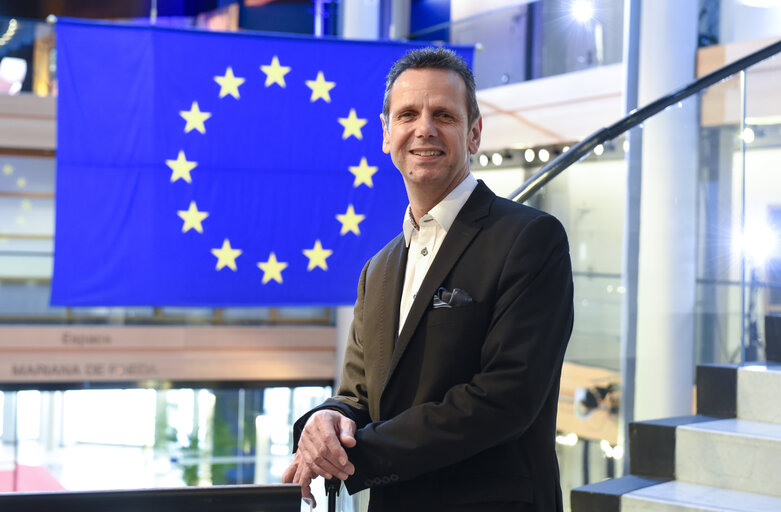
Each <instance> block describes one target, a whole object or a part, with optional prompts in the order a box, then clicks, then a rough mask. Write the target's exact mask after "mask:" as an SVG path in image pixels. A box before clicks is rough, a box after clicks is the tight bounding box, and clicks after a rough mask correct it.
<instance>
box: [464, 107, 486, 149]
mask: <svg viewBox="0 0 781 512" xmlns="http://www.w3.org/2000/svg"><path fill="white" fill-rule="evenodd" d="M482 131H483V117H482V116H477V119H475V121H474V122H473V123H472V127H471V128H470V129H469V133H468V134H467V149H469V153H471V154H473V155H474V154H476V153H477V150H478V149H480V134H481V133H482Z"/></svg>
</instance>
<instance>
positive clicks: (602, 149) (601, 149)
mask: <svg viewBox="0 0 781 512" xmlns="http://www.w3.org/2000/svg"><path fill="white" fill-rule="evenodd" d="M604 152H605V146H603V145H602V144H599V145H598V146H597V147H595V148H594V154H595V155H597V156H602V153H604Z"/></svg>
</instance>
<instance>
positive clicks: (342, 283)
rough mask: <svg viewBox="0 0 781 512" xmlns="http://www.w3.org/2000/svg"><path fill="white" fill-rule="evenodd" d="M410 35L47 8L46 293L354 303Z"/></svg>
mask: <svg viewBox="0 0 781 512" xmlns="http://www.w3.org/2000/svg"><path fill="white" fill-rule="evenodd" d="M420 46H421V45H420V44H414V45H413V44H409V43H373V42H371V43H370V42H356V41H342V40H320V39H312V38H298V37H297V38H293V37H281V36H268V35H258V34H250V33H218V32H201V31H194V30H176V29H162V28H154V27H149V26H128V25H114V24H100V23H82V22H75V21H72V22H68V21H60V22H58V24H57V70H58V83H59V96H58V105H57V108H58V114H57V115H58V133H57V205H56V233H55V249H54V275H53V280H52V304H57V305H71V306H77V305H104V306H110V305H181V306H187V305H191V306H230V305H338V304H351V303H352V302H354V300H355V296H356V286H357V280H358V276H359V274H360V271H361V268H362V267H363V265H364V264H365V262H366V261H367V260H368V258H370V257H371V256H372V255H373V254H374V253H375V252H376V251H378V250H379V249H380V248H382V247H383V246H384V245H385V244H386V243H387V242H388V241H389V240H390V239H391V238H393V237H394V236H395V235H396V234H397V233H398V232H399V231H400V230H401V222H402V219H403V213H404V206H405V205H406V204H407V199H406V195H405V191H404V186H403V181H402V179H401V176H400V175H399V173H398V171H397V170H396V169H395V168H394V167H393V164H392V162H391V160H390V158H389V157H388V156H387V155H385V154H384V153H382V128H381V124H380V119H379V114H380V112H381V110H382V96H383V88H384V80H385V75H386V74H387V72H388V70H389V69H390V66H391V65H392V64H393V62H394V61H395V60H397V59H398V58H399V57H401V56H402V55H403V54H404V53H406V52H407V51H408V50H410V49H411V48H415V47H420ZM456 51H458V52H459V53H460V54H461V55H462V56H463V57H464V58H465V59H466V60H467V62H471V50H469V49H464V48H459V49H456Z"/></svg>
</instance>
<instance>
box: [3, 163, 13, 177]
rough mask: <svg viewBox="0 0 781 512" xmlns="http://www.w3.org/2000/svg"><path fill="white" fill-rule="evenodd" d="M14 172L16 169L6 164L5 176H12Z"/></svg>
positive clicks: (4, 168) (4, 167)
mask: <svg viewBox="0 0 781 512" xmlns="http://www.w3.org/2000/svg"><path fill="white" fill-rule="evenodd" d="M12 172H14V168H13V167H11V164H5V165H4V166H3V174H5V175H6V176H8V175H10V174H11V173H12Z"/></svg>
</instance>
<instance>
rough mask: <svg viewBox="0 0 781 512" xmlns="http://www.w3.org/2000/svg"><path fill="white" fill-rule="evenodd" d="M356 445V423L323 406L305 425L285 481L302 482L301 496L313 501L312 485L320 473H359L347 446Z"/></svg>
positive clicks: (343, 475)
mask: <svg viewBox="0 0 781 512" xmlns="http://www.w3.org/2000/svg"><path fill="white" fill-rule="evenodd" d="M353 446H355V422H354V421H353V420H351V419H350V418H348V417H346V416H344V415H343V414H341V413H339V412H337V411H334V410H331V409H323V410H320V411H317V412H316V413H314V414H312V416H310V417H309V419H308V420H307V422H306V425H304V430H303V432H301V438H300V439H299V440H298V450H297V451H296V455H295V457H294V458H293V462H291V463H290V466H288V467H287V469H286V470H285V472H284V473H282V482H283V483H286V484H289V483H294V484H299V485H300V486H301V497H302V498H307V499H310V500H312V502H313V503H314V498H313V497H312V490H311V488H310V484H311V482H312V480H314V479H315V478H317V477H318V476H322V477H325V478H326V479H330V478H338V479H339V480H346V479H347V477H348V476H350V475H352V474H353V473H354V472H355V467H354V466H353V465H352V463H351V462H350V461H349V460H348V458H347V452H345V450H344V448H345V447H346V448H352V447H353Z"/></svg>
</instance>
